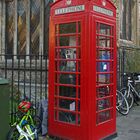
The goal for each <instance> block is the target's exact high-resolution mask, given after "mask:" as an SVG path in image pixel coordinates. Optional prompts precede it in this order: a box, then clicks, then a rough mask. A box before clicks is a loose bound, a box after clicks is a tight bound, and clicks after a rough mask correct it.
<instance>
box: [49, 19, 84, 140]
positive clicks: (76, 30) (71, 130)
mask: <svg viewBox="0 0 140 140" xmlns="http://www.w3.org/2000/svg"><path fill="white" fill-rule="evenodd" d="M56 21H57V22H55V20H54V21H53V20H52V21H51V24H50V25H51V26H50V28H51V33H50V34H51V35H52V34H53V36H54V37H53V38H55V41H54V42H53V41H52V40H50V42H51V43H52V44H54V45H53V46H52V47H51V48H50V55H51V57H50V61H51V62H52V63H51V65H50V69H51V71H50V72H49V73H50V77H51V78H49V82H50V83H52V84H51V86H50V91H51V92H52V93H51V92H50V102H49V104H50V112H49V115H50V121H51V126H49V133H50V134H51V133H52V132H51V131H52V130H53V133H54V132H55V134H56V135H57V136H60V137H61V136H63V137H64V135H66V136H67V137H68V138H73V139H76V137H77V139H79V138H80V137H82V134H81V129H79V127H81V126H82V122H81V108H82V107H81V98H82V96H81V48H82V43H81V40H82V39H83V37H82V35H83V30H82V28H81V27H82V25H83V20H82V18H81V17H80V20H79V19H77V18H73V19H72V18H71V19H67V18H65V19H63V20H60V19H57V20H56ZM52 31H53V32H52ZM52 58H53V59H52ZM58 126H59V129H58ZM78 134H79V135H78ZM81 139H82V138H81Z"/></svg>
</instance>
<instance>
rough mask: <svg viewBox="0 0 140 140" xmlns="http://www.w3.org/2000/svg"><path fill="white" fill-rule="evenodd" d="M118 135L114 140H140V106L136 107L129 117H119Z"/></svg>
mask: <svg viewBox="0 0 140 140" xmlns="http://www.w3.org/2000/svg"><path fill="white" fill-rule="evenodd" d="M117 134H118V137H117V138H115V139H113V140H140V106H136V105H135V106H134V107H133V108H132V109H131V110H130V112H129V114H128V115H127V116H122V115H120V114H118V115H117Z"/></svg>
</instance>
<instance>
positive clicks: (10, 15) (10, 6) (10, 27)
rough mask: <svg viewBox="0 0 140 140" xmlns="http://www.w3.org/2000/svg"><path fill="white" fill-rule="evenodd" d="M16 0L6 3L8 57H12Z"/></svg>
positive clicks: (6, 51)
mask: <svg viewBox="0 0 140 140" xmlns="http://www.w3.org/2000/svg"><path fill="white" fill-rule="evenodd" d="M14 23H15V21H14V1H13V2H9V3H6V41H5V43H6V49H5V53H6V54H8V55H6V58H9V59H11V58H12V54H13V44H14V43H13V42H14V26H15V25H14Z"/></svg>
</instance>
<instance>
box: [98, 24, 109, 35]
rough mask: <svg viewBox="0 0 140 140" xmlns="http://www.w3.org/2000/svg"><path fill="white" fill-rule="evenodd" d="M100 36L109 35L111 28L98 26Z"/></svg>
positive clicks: (102, 25) (104, 25) (103, 25)
mask: <svg viewBox="0 0 140 140" xmlns="http://www.w3.org/2000/svg"><path fill="white" fill-rule="evenodd" d="M100 34H104V35H111V26H109V25H106V24H100Z"/></svg>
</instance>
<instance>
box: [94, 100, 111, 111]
mask: <svg viewBox="0 0 140 140" xmlns="http://www.w3.org/2000/svg"><path fill="white" fill-rule="evenodd" d="M110 107H112V98H107V99H102V100H98V101H97V111H99V110H104V109H107V108H110Z"/></svg>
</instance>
